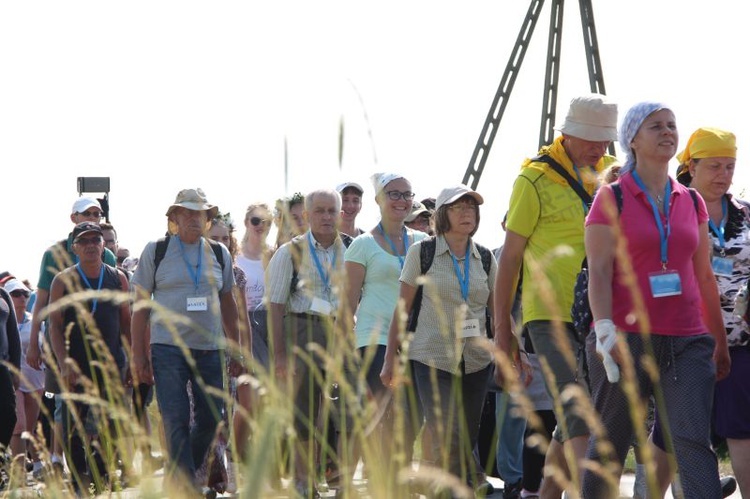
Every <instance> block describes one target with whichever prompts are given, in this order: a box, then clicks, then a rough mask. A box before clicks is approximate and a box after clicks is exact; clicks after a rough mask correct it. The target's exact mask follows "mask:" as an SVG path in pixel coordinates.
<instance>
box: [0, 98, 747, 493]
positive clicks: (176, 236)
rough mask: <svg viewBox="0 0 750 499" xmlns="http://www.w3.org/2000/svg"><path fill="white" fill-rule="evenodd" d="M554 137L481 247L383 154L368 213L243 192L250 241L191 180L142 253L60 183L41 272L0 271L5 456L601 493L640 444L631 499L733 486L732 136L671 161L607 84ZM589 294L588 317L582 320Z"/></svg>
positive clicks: (660, 133) (58, 469)
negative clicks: (70, 200)
mask: <svg viewBox="0 0 750 499" xmlns="http://www.w3.org/2000/svg"><path fill="white" fill-rule="evenodd" d="M618 125H619V126H618ZM557 130H558V131H559V132H560V134H559V136H558V137H557V138H556V139H555V140H554V142H553V143H551V144H548V145H545V146H543V147H542V148H541V149H540V150H539V151H538V153H537V154H536V155H535V156H534V157H532V158H530V159H527V160H526V161H525V162H524V163H523V164H522V165H521V168H520V171H519V173H518V176H517V178H516V180H515V183H514V185H513V190H512V193H511V197H510V200H509V203H508V211H507V214H506V216H505V219H504V222H503V228H504V229H505V240H504V243H503V245H502V247H501V248H498V249H496V250H495V251H491V250H490V249H488V248H485V247H484V246H482V245H481V244H480V243H481V242H480V241H475V240H474V236H475V234H476V232H477V229H478V227H479V222H480V209H481V208H480V207H481V205H482V204H483V202H484V198H483V196H482V195H481V194H480V193H479V192H476V191H475V190H473V189H471V188H469V187H467V186H465V185H461V184H458V185H447V186H446V187H445V188H444V189H442V190H441V191H440V192H439V193H437V195H436V197H435V198H424V199H422V200H421V201H417V200H416V195H415V193H414V192H413V190H412V184H411V182H410V181H409V179H407V178H406V177H405V176H403V175H401V174H399V173H397V172H388V173H376V174H374V175H372V177H371V181H372V188H373V191H374V202H375V203H376V204H377V206H378V209H379V215H380V216H379V220H378V222H377V223H376V224H375V226H374V227H371V228H365V229H362V228H360V227H358V225H357V216H358V214H359V212H360V210H361V207H362V202H363V199H364V198H365V192H366V190H365V189H364V188H363V187H362V186H361V185H359V184H358V183H356V182H345V183H342V184H340V185H338V186H336V187H326V186H320V187H319V188H316V189H313V190H311V191H309V192H307V193H305V194H301V193H297V194H295V195H293V196H291V197H288V198H282V199H280V200H278V201H277V203H276V205H275V206H274V208H273V209H271V207H270V206H269V205H267V204H265V203H262V202H253V203H251V204H249V206H248V208H247V210H246V213H245V214H244V219H243V222H244V223H243V225H244V235H243V237H242V238H241V239H240V240H238V238H237V236H236V234H235V231H236V228H235V225H234V221H233V220H232V218H231V217H230V216H229V214H227V213H222V212H221V211H220V210H219V207H218V206H217V205H215V204H212V203H210V202H209V201H208V198H207V196H206V194H205V193H204V192H203V191H202V190H201V189H199V188H196V189H192V188H189V189H184V190H181V191H180V192H179V193H178V194H177V196H176V199H175V201H174V203H173V204H171V205H170V206H169V207H167V210H166V218H167V223H166V227H167V231H166V235H164V236H163V237H159V238H156V237H155V238H154V240H153V241H152V242H150V243H148V244H147V245H146V247H145V248H144V249H143V250H142V251H141V252H140V254H139V255H140V256H138V257H137V258H134V257H132V256H130V252H129V251H128V250H127V249H125V248H123V247H120V246H119V242H118V240H117V232H116V230H115V227H114V226H113V225H112V224H109V223H105V222H103V221H102V220H103V218H104V217H103V215H104V213H103V211H102V208H101V205H100V204H99V202H98V201H97V200H96V199H93V198H87V197H80V198H78V199H76V200H75V203H74V204H73V208H72V211H71V214H70V219H71V222H72V223H73V224H74V226H73V229H72V230H71V232H70V234H69V235H68V236H67V237H66V238H65V239H63V240H61V241H59V242H58V243H56V244H55V245H53V246H52V247H50V248H49V249H47V251H46V252H45V253H44V255H43V257H42V264H41V268H40V276H39V280H38V282H37V285H36V286H35V289H34V291H32V286H31V285H30V283H28V282H22V281H21V280H19V279H17V278H15V277H13V276H12V275H11V273H10V272H6V273H3V274H2V275H1V276H0V284H1V286H0V298H2V300H0V322H1V324H2V327H1V328H0V357H1V358H2V360H3V362H2V363H0V390H2V393H0V401H1V402H0V403H2V404H3V406H4V407H3V409H2V410H0V430H1V431H0V437H1V440H0V447H2V448H3V452H4V453H5V454H6V455H7V456H9V457H7V458H4V462H5V463H6V464H5V465H4V467H3V468H4V470H5V472H6V475H8V476H10V477H11V478H12V476H13V474H14V472H13V469H14V466H15V467H17V468H18V467H20V468H22V469H24V470H25V469H26V466H27V463H28V468H29V471H30V472H32V475H33V477H34V478H35V479H43V478H44V477H47V476H51V474H54V473H58V475H60V474H67V476H69V483H70V484H71V487H72V489H73V491H74V492H75V493H76V494H77V495H79V496H86V495H88V494H89V493H91V492H92V491H94V492H98V491H103V490H107V489H108V488H110V489H113V488H114V487H115V486H116V485H115V482H116V481H117V480H116V478H117V479H119V482H118V483H119V485H120V486H122V485H123V484H124V483H127V480H128V479H133V477H134V476H135V473H134V471H133V470H134V468H135V467H137V466H140V467H141V468H140V469H141V471H142V472H143V470H146V469H150V470H153V469H155V468H158V467H161V466H162V465H164V470H165V491H166V492H167V493H168V494H170V495H175V496H180V497H181V496H183V495H185V494H187V495H191V496H192V495H204V496H205V495H210V494H215V493H216V492H236V491H237V490H238V486H239V485H241V483H242V481H243V480H245V479H246V478H245V475H246V473H243V470H244V471H245V472H248V473H249V470H250V468H249V467H246V466H243V463H244V464H248V465H249V463H251V465H252V467H253V468H255V469H261V470H265V471H266V472H265V473H263V477H262V478H263V481H264V484H263V485H262V487H270V488H281V487H287V489H288V492H289V493H290V494H292V495H293V496H295V495H296V496H297V497H302V498H314V497H319V496H320V495H319V494H320V490H321V488H322V487H323V486H324V483H325V485H326V486H328V487H330V488H332V489H335V490H336V492H337V496H340V497H354V496H355V494H356V493H357V491H356V487H355V486H354V483H353V480H354V476H355V470H357V469H360V471H361V474H362V476H363V477H366V478H367V487H368V488H369V493H370V494H371V495H372V496H373V497H407V496H408V495H409V494H415V493H421V494H425V495H428V496H435V497H463V496H465V494H467V493H469V494H477V495H479V496H484V495H487V494H489V493H491V492H492V490H493V487H492V485H491V484H490V482H489V481H488V480H487V475H488V474H499V475H500V478H501V479H502V480H503V481H504V483H505V487H504V490H503V492H502V495H503V497H504V498H521V497H542V498H560V497H562V496H563V494H564V493H565V492H566V491H567V493H568V494H571V496H576V495H581V496H583V497H586V498H606V497H618V496H619V479H620V476H621V474H622V470H623V467H624V463H625V459H626V455H627V453H628V452H629V449H630V448H631V446H635V447H636V448H637V449H638V462H639V463H642V464H644V465H643V466H641V467H639V471H644V473H645V474H644V475H643V477H639V480H637V481H636V490H634V495H635V496H636V497H641V498H644V497H658V496H663V495H664V494H665V493H666V491H667V489H668V488H669V487H670V484H671V485H672V487H673V489H674V490H676V491H679V493H681V494H682V495H683V496H684V497H696V498H712V497H716V498H718V497H723V496H725V495H726V494H727V493H731V489H733V488H734V487H736V486H738V487H739V489H740V491H741V492H742V493H743V494H745V495H748V496H750V386H749V385H748V383H746V380H747V377H748V375H750V327H749V326H748V313H747V310H746V308H747V298H748V278H749V277H750V234H749V233H748V231H749V230H750V204H748V203H746V202H745V201H743V200H741V199H738V198H737V197H735V196H733V195H732V194H730V193H729V190H730V187H731V185H732V177H733V173H734V169H735V163H736V151H737V147H736V139H735V136H734V135H733V134H732V133H730V132H728V131H725V130H721V129H717V128H708V127H707V128H700V129H698V130H696V131H695V132H694V133H693V134H692V135H691V136H690V138H689V140H688V141H687V145H686V146H685V147H684V150H682V151H681V152H679V154H678V150H679V134H678V131H677V130H678V129H677V122H676V118H675V115H674V113H673V111H672V110H671V109H670V108H669V106H668V105H666V104H662V103H658V102H642V103H639V104H637V105H635V106H633V107H632V108H630V109H629V110H628V111H627V113H626V114H625V117H624V119H623V120H622V122H621V123H618V108H617V105H616V104H615V103H613V102H611V101H609V100H608V99H607V98H606V97H604V96H601V95H596V94H590V95H584V96H580V97H577V98H575V99H573V100H572V101H571V103H570V107H569V109H568V112H567V115H566V117H565V119H564V121H563V122H562V123H561V124H560V125H559V126H558V127H557ZM613 141H618V142H619V146H620V150H621V151H622V157H621V159H618V158H615V157H613V156H610V155H608V154H607V151H608V149H609V147H610V145H611V144H612V142H613ZM675 156H676V157H677V159H678V161H679V168H678V169H677V170H676V172H675V173H674V175H670V171H669V163H670V161H671V160H672V159H673V158H674V157H675ZM274 225H275V226H276V240H275V242H274V243H273V244H271V243H269V242H268V238H269V234H270V232H271V229H272V227H273V226H274ZM582 276H587V277H588V283H586V282H585V281H584V285H583V291H584V292H583V294H581V289H580V288H579V289H578V290H577V289H576V286H577V283H580V282H581V277H582ZM521 283H522V284H521ZM576 291H578V294H576ZM585 291H588V292H587V293H585ZM582 296H583V297H585V300H584V301H581V297H582ZM32 298H33V302H31V300H32ZM587 305H590V313H591V318H590V320H589V321H588V322H590V324H588V323H587V324H585V326H586V327H585V328H583V330H584V332H582V328H581V327H577V326H578V325H577V324H574V320H573V316H572V315H571V311H572V310H574V309H576V307H578V309H579V310H580V308H581V307H584V308H586V306H587ZM492 392H495V393H497V396H494V395H489V394H490V393H492ZM48 395H49V396H48ZM154 395H155V398H156V401H157V404H158V414H159V418H158V424H156V423H155V424H154V425H153V426H152V424H151V423H152V422H151V419H150V417H149V412H150V411H153V410H154V409H153V408H150V406H149V404H150V402H151V399H152V398H153V397H154ZM488 401H491V402H492V410H490V411H489V412H490V416H489V417H487V416H486V413H487V412H488V411H487V410H486V407H487V404H488ZM650 406H651V407H653V408H654V409H653V418H650V421H651V424H649V425H647V426H646V427H644V425H643V421H645V420H649V418H648V417H647V413H648V409H647V408H648V407H650ZM132 421H135V422H136V423H135V424H133V423H132ZM487 426H490V427H491V430H490V431H489V432H488V431H487V428H486V427H487ZM37 428H42V431H39V430H38V429H37ZM483 430H484V431H483ZM152 431H153V433H154V436H152ZM155 435H161V436H162V440H163V443H162V445H161V446H162V448H163V450H164V452H163V453H164V461H163V462H162V461H160V460H159V459H158V456H156V455H154V453H153V449H152V448H151V443H152V442H154V441H155V440H156V438H157V437H156V436H155ZM268 435H271V438H270V440H269V439H268V438H264V437H267V436H268ZM488 441H491V445H490V446H489V447H490V448H492V449H494V450H495V451H496V452H495V453H494V454H492V453H489V455H490V457H489V458H488V453H487V452H486V451H485V450H483V449H486V448H487V447H488V446H487V443H488ZM721 441H726V445H727V448H728V451H729V455H730V458H731V463H732V467H733V471H734V474H735V476H736V482H735V479H734V478H729V479H727V478H724V479H722V478H721V477H720V475H719V468H718V460H717V454H716V446H717V445H718V443H719V442H721ZM124 442H130V444H129V445H125V444H124ZM260 442H265V443H266V444H269V442H271V443H270V445H267V446H265V447H263V448H261V449H258V448H257V446H258V445H261V444H260ZM136 456H138V457H136ZM495 461H496V462H495ZM137 463H140V464H137ZM358 467H359V468H358ZM6 478H7V477H6ZM640 478H642V480H641V479H640ZM282 479H284V480H286V483H288V485H285V484H284V480H282ZM10 485H12V483H11V484H10ZM16 485H18V484H16ZM22 485H25V482H23V483H22ZM3 486H9V484H8V483H4V484H3ZM247 490H250V489H247ZM252 490H255V491H256V492H257V491H260V493H262V491H263V490H265V489H263V488H255V489H252Z"/></svg>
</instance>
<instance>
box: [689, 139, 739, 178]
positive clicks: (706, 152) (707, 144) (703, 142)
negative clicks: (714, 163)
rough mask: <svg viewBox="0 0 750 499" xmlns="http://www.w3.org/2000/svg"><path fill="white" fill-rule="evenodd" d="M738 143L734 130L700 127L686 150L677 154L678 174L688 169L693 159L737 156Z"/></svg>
mask: <svg viewBox="0 0 750 499" xmlns="http://www.w3.org/2000/svg"><path fill="white" fill-rule="evenodd" d="M736 157H737V145H736V143H735V136H734V134H733V133H732V132H728V131H726V130H721V129H719V128H699V129H697V130H696V131H695V132H693V134H692V135H691V136H690V138H689V139H688V142H687V146H685V150H684V151H682V152H681V153H679V154H678V155H677V160H678V161H679V162H680V167H679V168H677V175H678V176H679V175H680V174H681V173H683V172H684V171H686V170H687V167H688V164H689V163H690V160H691V159H702V158H736Z"/></svg>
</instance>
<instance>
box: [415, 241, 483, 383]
mask: <svg viewBox="0 0 750 499" xmlns="http://www.w3.org/2000/svg"><path fill="white" fill-rule="evenodd" d="M470 241H471V249H470V251H469V252H468V254H469V257H470V258H471V260H470V264H469V295H468V296H469V299H468V303H466V305H467V309H466V319H477V320H478V321H479V326H480V333H479V336H476V337H471V338H461V335H460V334H458V335H457V334H456V330H457V324H456V320H458V319H460V316H461V309H462V308H463V305H464V299H463V297H462V296H461V285H460V283H459V280H458V277H457V275H456V272H455V269H454V266H453V259H452V258H451V254H450V250H449V249H448V243H447V242H446V241H445V238H444V237H443V236H438V237H437V240H436V247H435V259H434V260H433V262H432V266H431V267H430V269H429V270H428V271H427V274H426V278H427V279H428V282H427V283H426V284H425V287H424V292H423V296H422V308H421V309H420V311H419V319H418V321H417V330H416V331H415V332H414V337H413V338H412V340H411V344H410V346H409V358H410V359H412V360H416V361H418V362H421V363H423V364H427V365H429V366H433V367H435V368H437V369H440V370H442V371H448V372H451V373H458V372H459V371H460V367H459V364H460V362H461V360H463V361H464V369H465V372H466V373H467V374H468V373H473V372H477V371H480V370H482V369H484V368H485V367H487V365H488V364H489V363H490V360H491V359H492V357H491V355H490V352H489V350H488V349H487V347H491V342H490V340H488V339H487V331H486V322H485V308H486V307H487V306H488V305H489V306H492V304H491V303H489V298H490V292H491V290H492V287H493V283H494V282H495V274H496V273H497V262H496V261H495V258H494V257H493V258H492V266H491V267H490V273H489V275H487V274H486V273H485V271H484V268H483V267H482V258H481V256H480V254H479V250H478V249H477V247H476V246H475V245H474V242H473V241H472V240H470ZM421 244H423V242H419V243H417V244H413V245H412V246H411V247H410V248H409V252H408V253H407V255H406V261H405V262H404V269H403V271H402V272H401V282H403V283H405V284H408V285H410V286H413V287H415V288H416V287H417V286H418V285H419V283H418V280H419V277H420V275H421V274H420V247H421ZM458 263H459V268H460V269H461V272H463V270H464V259H463V258H462V259H459V260H458ZM459 333H460V331H459Z"/></svg>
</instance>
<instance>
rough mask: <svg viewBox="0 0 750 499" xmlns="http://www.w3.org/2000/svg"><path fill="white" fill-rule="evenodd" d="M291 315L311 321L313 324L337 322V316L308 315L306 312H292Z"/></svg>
mask: <svg viewBox="0 0 750 499" xmlns="http://www.w3.org/2000/svg"><path fill="white" fill-rule="evenodd" d="M289 315H293V316H295V317H299V318H300V319H305V320H309V321H312V322H323V321H331V322H333V321H335V320H336V316H334V315H319V314H308V313H306V312H290V313H289Z"/></svg>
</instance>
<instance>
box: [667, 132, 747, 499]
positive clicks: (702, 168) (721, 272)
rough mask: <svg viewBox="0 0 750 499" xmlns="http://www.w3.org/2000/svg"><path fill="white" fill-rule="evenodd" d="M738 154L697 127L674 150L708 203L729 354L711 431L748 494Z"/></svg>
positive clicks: (727, 135) (681, 171)
mask: <svg viewBox="0 0 750 499" xmlns="http://www.w3.org/2000/svg"><path fill="white" fill-rule="evenodd" d="M736 158H737V146H736V143H735V136H734V134H733V133H731V132H728V131H726V130H720V129H718V128H699V129H698V130H696V131H695V132H693V134H692V135H691V136H690V139H689V140H688V143H687V147H686V148H685V150H684V151H682V152H681V153H680V154H678V155H677V159H678V160H679V161H680V166H679V168H678V169H677V180H678V181H680V182H681V183H683V184H685V185H688V186H690V187H692V188H694V189H696V190H697V191H698V192H699V193H700V194H701V196H703V199H704V200H705V201H706V207H707V208H708V215H709V217H710V220H709V228H710V234H711V239H712V242H713V255H712V259H711V262H712V266H713V269H714V274H715V275H716V281H717V283H718V286H719V293H720V295H721V309H722V315H723V317H724V324H725V326H726V330H727V343H728V345H729V354H730V357H731V360H732V368H731V371H730V374H729V376H728V377H727V378H725V379H723V380H721V381H719V382H717V383H716V389H715V394H714V431H715V432H716V434H717V435H719V436H720V437H722V438H725V439H726V441H727V446H728V447H729V454H730V456H731V458H732V468H733V469H734V473H735V476H736V478H737V482H738V484H739V487H740V492H741V493H742V496H743V497H750V383H749V382H748V380H749V379H750V326H748V323H747V315H745V314H743V316H742V317H740V316H739V315H737V314H736V313H735V311H734V306H735V298H736V297H737V294H738V292H739V290H740V289H741V288H743V287H745V286H746V285H747V283H748V279H749V278H750V239H749V238H748V235H749V232H748V231H749V230H750V217H749V215H750V209H749V207H750V205H749V204H748V203H747V202H744V201H740V200H738V199H737V198H735V197H734V196H732V194H730V193H729V188H730V187H731V185H732V178H733V176H734V170H735V163H736ZM745 289H746V288H745Z"/></svg>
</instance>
